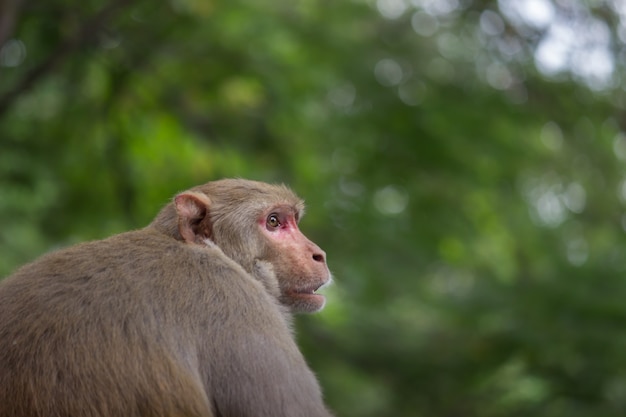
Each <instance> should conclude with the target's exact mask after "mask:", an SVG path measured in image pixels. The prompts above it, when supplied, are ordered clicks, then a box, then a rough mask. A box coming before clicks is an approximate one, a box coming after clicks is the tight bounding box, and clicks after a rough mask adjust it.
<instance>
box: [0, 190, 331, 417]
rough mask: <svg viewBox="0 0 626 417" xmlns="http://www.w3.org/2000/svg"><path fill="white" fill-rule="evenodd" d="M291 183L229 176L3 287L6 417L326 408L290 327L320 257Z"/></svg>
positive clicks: (321, 263) (322, 265) (316, 299)
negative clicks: (304, 228)
mask: <svg viewBox="0 0 626 417" xmlns="http://www.w3.org/2000/svg"><path fill="white" fill-rule="evenodd" d="M303 209H304V205H303V202H302V201H301V200H300V199H299V198H298V197H297V196H296V195H295V194H294V193H293V192H292V191H290V190H289V189H288V188H286V187H284V186H277V185H268V184H265V183H260V182H254V181H247V180H239V179H226V180H220V181H215V182H210V183H208V184H205V185H201V186H199V187H196V188H193V189H191V190H189V191H185V192H182V193H180V194H178V195H177V196H176V197H175V198H174V201H173V202H172V203H170V204H168V205H166V206H165V207H164V208H163V209H162V210H161V212H160V213H159V214H158V215H157V217H156V218H155V219H154V221H153V222H152V223H151V224H150V225H149V226H147V227H146V228H144V229H140V230H136V231H131V232H127V233H122V234H119V235H116V236H112V237H110V238H108V239H104V240H100V241H95V242H88V243H83V244H80V245H77V246H73V247H70V248H67V249H63V250H59V251H57V252H53V253H50V254H47V255H45V256H43V257H41V258H40V259H38V260H36V261H35V262H33V263H30V264H28V265H25V266H23V267H22V268H20V269H18V270H17V272H15V273H14V274H13V275H12V276H10V277H8V278H7V279H6V280H4V281H2V282H1V283H0V417H138V416H142V417H143V416H151V417H152V416H154V417H157V416H159V417H161V416H167V417H174V416H176V417H183V416H184V417H218V416H220V417H247V416H253V417H298V416H301V417H318V416H325V417H328V416H330V413H329V412H328V411H327V409H326V407H325V406H324V403H323V400H322V395H321V393H320V388H319V385H318V383H317V380H316V379H315V376H314V375H313V373H312V372H311V370H310V369H309V368H308V366H307V364H306V362H305V360H304V358H303V356H302V354H301V353H300V351H299V350H298V347H297V346H296V344H295V341H294V338H293V335H292V333H291V330H290V313H292V312H314V311H318V310H320V309H321V308H322V307H323V306H324V302H325V300H324V297H323V296H322V295H319V294H316V293H315V291H316V290H317V289H318V288H319V287H321V286H322V285H324V284H326V283H328V282H329V281H330V279H331V277H330V273H329V271H328V268H327V266H326V255H325V253H324V252H323V251H322V250H321V249H320V248H319V247H318V246H317V245H316V244H314V243H313V242H311V241H310V240H308V239H307V238H306V237H305V236H304V235H303V234H302V233H301V232H300V230H299V229H298V221H299V220H300V218H301V217H302V214H303Z"/></svg>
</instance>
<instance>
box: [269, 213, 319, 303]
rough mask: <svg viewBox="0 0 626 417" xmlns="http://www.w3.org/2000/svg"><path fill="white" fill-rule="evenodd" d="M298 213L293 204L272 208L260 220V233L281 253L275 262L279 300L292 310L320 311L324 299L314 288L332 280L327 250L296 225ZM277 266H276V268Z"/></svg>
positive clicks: (316, 288)
mask: <svg viewBox="0 0 626 417" xmlns="http://www.w3.org/2000/svg"><path fill="white" fill-rule="evenodd" d="M299 218H300V213H299V212H298V211H297V210H296V209H295V208H294V207H292V206H288V205H284V206H277V207H273V208H272V210H270V211H269V212H268V213H267V214H266V215H265V216H263V217H261V219H259V227H260V229H261V231H262V233H263V234H264V235H265V236H266V237H267V238H268V239H269V240H270V241H271V242H272V247H274V248H276V250H277V253H278V254H280V255H279V256H280V262H274V266H275V272H276V276H277V278H278V282H279V286H280V289H281V293H282V297H281V301H283V303H285V304H287V305H289V306H290V307H291V308H292V310H294V311H300V312H314V311H319V310H321V309H322V308H323V307H324V304H325V302H326V299H325V297H324V296H323V295H321V294H316V293H315V291H316V290H318V289H319V288H320V287H321V286H323V285H325V284H328V283H329V282H330V281H331V275H330V271H329V270H328V267H327V265H326V253H325V252H324V251H323V250H322V249H320V248H319V246H317V245H316V244H315V243H313V242H311V241H310V240H309V239H308V238H307V237H306V236H304V234H303V233H302V232H301V231H300V229H299V228H298V221H299ZM277 266H278V267H277Z"/></svg>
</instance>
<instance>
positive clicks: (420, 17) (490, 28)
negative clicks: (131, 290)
mask: <svg viewBox="0 0 626 417" xmlns="http://www.w3.org/2000/svg"><path fill="white" fill-rule="evenodd" d="M0 15H1V16H3V17H4V19H0V48H1V49H0V250H1V253H2V257H1V258H0V276H6V275H8V274H9V273H10V272H11V271H12V270H13V269H14V268H16V267H17V266H18V265H20V264H22V263H24V262H27V261H28V260H31V259H34V258H35V257H36V256H37V255H39V254H41V253H43V252H45V251H48V250H52V249H54V248H57V247H61V246H66V245H70V244H73V243H76V242H79V241H84V240H87V239H95V238H101V237H105V236H108V235H110V234H113V233H117V232H121V231H124V230H127V229H129V228H137V227H142V226H143V225H145V224H147V223H148V222H149V221H150V220H151V218H152V217H153V216H154V215H155V213H156V212H157V211H158V210H159V208H160V207H161V206H162V205H163V204H164V203H165V202H167V201H168V199H169V198H171V196H172V195H173V194H174V193H175V192H177V191H179V190H182V189H184V188H186V187H188V186H191V185H195V184H199V183H203V182H206V181H209V180H212V179H217V178H221V177H231V176H238V177H248V178H252V179H258V180H265V181H274V182H286V183H288V184H290V185H291V186H292V187H293V188H294V189H295V190H296V191H297V192H298V193H299V194H300V195H302V196H303V197H304V198H305V199H306V200H307V201H308V203H309V208H308V215H307V218H306V219H305V220H304V222H303V228H304V231H305V232H306V233H307V234H308V235H309V236H310V237H311V238H312V239H313V240H315V241H316V242H317V243H319V244H320V246H322V247H323V248H324V249H326V251H327V252H328V254H329V263H330V266H331V269H332V270H333V272H334V275H335V281H336V284H335V286H334V287H332V288H330V289H329V290H328V291H327V292H328V296H329V303H328V306H327V308H326V310H325V311H324V312H322V313H320V314H317V315H314V316H312V317H309V316H307V317H300V318H299V319H298V328H299V331H298V340H299V343H300V345H301V346H302V348H303V350H304V352H305V355H306V356H307V358H309V361H310V363H311V365H312V367H313V369H314V370H315V371H316V373H317V374H318V376H319V378H320V381H321V383H322V386H323V387H324V391H325V396H326V398H327V402H328V403H329V405H330V406H331V408H332V409H334V410H335V411H336V413H337V415H338V416H345V417H351V416H352V417H357V416H360V417H366V416H377V417H380V416H394V417H403V416H477V417H478V416H480V417H490V416H493V417H499V416H526V415H533V416H546V417H552V416H554V417H557V416H558V417H560V416H563V417H565V416H567V417H576V416H585V417H587V416H605V417H612V416H624V415H626V355H625V353H626V302H625V301H624V300H625V298H626V278H625V277H624V273H625V272H626V236H625V235H624V230H625V228H626V214H625V213H626V210H625V208H624V205H625V204H626V180H625V178H626V169H625V165H624V163H625V162H626V133H624V132H625V131H626V113H625V109H626V99H625V91H624V88H623V84H622V80H623V79H624V77H625V76H626V72H625V71H624V64H625V63H626V58H625V56H626V46H625V41H626V9H625V8H624V6H623V4H622V3H621V2H620V0H613V1H610V0H604V1H594V2H580V3H579V2H562V1H556V0H555V1H554V2H551V1H549V0H512V1H506V0H500V1H476V0H474V1H472V0H440V1H435V0H415V1H405V0H378V1H358V0H353V1H339V2H338V1H335V2H331V1H321V0H297V1H294V2H291V1H284V0H272V1H269V0H257V1H250V0H233V1H229V2H226V1H222V2H219V1H201V0H171V1H169V2H164V3H158V4H157V3H154V2H148V1H145V0H117V1H115V0H112V1H111V2H110V3H107V2H106V1H104V0H89V1H86V2H81V3H76V2H68V1H66V0H51V1H47V2H26V1H24V2H19V1H18V0H8V1H5V2H3V3H0Z"/></svg>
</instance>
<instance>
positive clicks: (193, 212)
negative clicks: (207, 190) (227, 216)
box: [174, 191, 211, 242]
mask: <svg viewBox="0 0 626 417" xmlns="http://www.w3.org/2000/svg"><path fill="white" fill-rule="evenodd" d="M174 206H175V207H176V213H177V214H178V232H179V233H180V236H181V237H182V238H183V240H185V241H186V242H199V241H200V240H203V239H206V238H210V237H211V223H210V222H209V219H208V216H209V207H210V206H211V200H210V199H209V197H208V196H207V195H206V194H204V193H198V192H194V191H185V192H183V193H180V194H178V195H177V196H176V197H174Z"/></svg>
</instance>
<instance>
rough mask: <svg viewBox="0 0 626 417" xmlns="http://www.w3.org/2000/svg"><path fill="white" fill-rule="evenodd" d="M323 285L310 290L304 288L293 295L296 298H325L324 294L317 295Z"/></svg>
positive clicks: (295, 291) (293, 292) (294, 291)
mask: <svg viewBox="0 0 626 417" xmlns="http://www.w3.org/2000/svg"><path fill="white" fill-rule="evenodd" d="M321 286H322V285H318V286H316V287H310V288H303V289H297V290H293V291H292V292H291V293H292V294H293V295H296V296H304V297H321V298H325V297H324V296H323V295H322V294H317V293H316V292H315V291H317V290H318V289H319V288H320V287H321Z"/></svg>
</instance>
